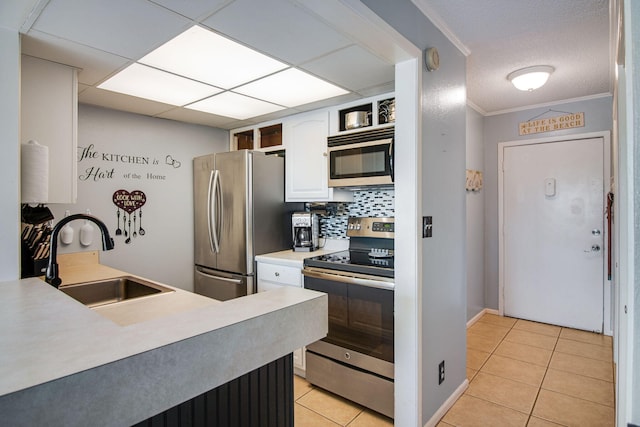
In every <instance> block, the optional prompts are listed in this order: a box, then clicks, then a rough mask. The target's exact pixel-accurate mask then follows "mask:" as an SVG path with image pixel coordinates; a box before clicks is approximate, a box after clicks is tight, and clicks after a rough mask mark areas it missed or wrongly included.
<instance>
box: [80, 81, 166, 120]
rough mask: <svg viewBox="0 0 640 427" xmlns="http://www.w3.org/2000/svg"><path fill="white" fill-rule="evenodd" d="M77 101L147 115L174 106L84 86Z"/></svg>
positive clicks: (162, 111)
mask: <svg viewBox="0 0 640 427" xmlns="http://www.w3.org/2000/svg"><path fill="white" fill-rule="evenodd" d="M78 102H79V103H84V104H91V105H99V106H102V107H106V108H112V109H114V110H120V111H129V112H131V113H137V114H144V115H147V116H156V115H158V114H161V113H164V112H165V111H169V110H171V109H173V108H175V107H174V106H173V105H169V104H163V103H161V102H155V101H149V100H148V99H142V98H136V97H134V96H127V95H122V94H120V93H117V92H111V91H108V90H102V89H97V88H94V87H89V88H86V89H84V90H82V91H81V92H80V93H78Z"/></svg>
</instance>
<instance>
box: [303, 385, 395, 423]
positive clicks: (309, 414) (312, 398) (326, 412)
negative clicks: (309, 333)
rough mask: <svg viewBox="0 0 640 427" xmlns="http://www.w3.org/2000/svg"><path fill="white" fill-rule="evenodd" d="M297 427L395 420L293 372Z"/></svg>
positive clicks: (389, 421) (390, 421)
mask: <svg viewBox="0 0 640 427" xmlns="http://www.w3.org/2000/svg"><path fill="white" fill-rule="evenodd" d="M293 379H294V381H293V394H294V399H295V402H296V403H295V409H294V420H295V427H337V426H349V427H388V426H393V420H392V419H389V418H386V417H384V416H382V415H380V414H378V413H376V412H373V411H371V410H369V409H366V408H363V407H362V406H360V405H358V404H356V403H353V402H351V401H349V400H346V399H343V398H342V397H340V396H336V395H335V394H332V393H329V392H328V391H325V390H323V389H321V388H317V387H314V386H313V385H311V384H309V383H308V382H307V381H306V380H305V379H304V378H301V377H299V376H297V375H294V376H293Z"/></svg>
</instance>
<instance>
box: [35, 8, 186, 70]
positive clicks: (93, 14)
mask: <svg viewBox="0 0 640 427" xmlns="http://www.w3.org/2000/svg"><path fill="white" fill-rule="evenodd" d="M189 24H190V21H189V20H187V19H186V18H184V17H182V16H180V15H178V14H175V13H172V12H170V11H168V10H166V9H165V8H163V7H160V6H158V5H155V4H153V3H150V2H148V1H146V0H109V1H104V0H82V1H76V0H51V1H50V2H49V4H48V5H47V7H46V8H45V9H44V10H43V12H42V14H41V15H40V16H39V17H38V19H37V20H36V22H35V24H34V26H33V28H34V29H36V30H38V31H42V32H45V33H48V34H51V35H54V36H57V37H61V38H64V39H67V40H73V41H75V42H77V43H80V44H84V45H87V46H92V47H94V48H96V49H99V50H104V51H106V52H110V53H113V54H116V55H120V56H124V57H126V58H130V59H138V58H140V57H142V56H143V55H145V54H146V53H147V52H149V51H150V50H152V49H153V48H155V47H157V46H159V45H160V44H162V43H164V42H166V41H167V40H169V39H170V38H172V37H174V36H176V35H177V34H179V33H180V32H181V31H183V30H185V29H186V28H187V27H188V26H189Z"/></svg>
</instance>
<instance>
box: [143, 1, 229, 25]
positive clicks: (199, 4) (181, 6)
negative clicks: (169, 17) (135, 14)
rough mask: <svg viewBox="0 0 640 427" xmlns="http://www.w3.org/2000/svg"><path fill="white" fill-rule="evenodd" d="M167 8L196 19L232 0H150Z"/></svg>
mask: <svg viewBox="0 0 640 427" xmlns="http://www.w3.org/2000/svg"><path fill="white" fill-rule="evenodd" d="M150 1H151V2H153V3H156V4H159V5H161V6H163V7H166V8H167V9H170V10H172V11H174V12H177V13H179V14H180V15H183V16H186V17H187V18H190V19H193V20H198V19H200V18H206V17H207V16H209V15H211V14H212V13H214V12H215V11H217V10H219V9H221V8H223V7H224V6H225V5H226V4H229V3H231V2H232V1H233V0H150Z"/></svg>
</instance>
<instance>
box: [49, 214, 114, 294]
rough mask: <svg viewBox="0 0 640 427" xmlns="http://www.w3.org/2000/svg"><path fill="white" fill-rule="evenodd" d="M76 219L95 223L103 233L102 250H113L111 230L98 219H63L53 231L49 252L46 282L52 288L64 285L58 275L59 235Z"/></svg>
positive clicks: (71, 217) (81, 215)
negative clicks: (64, 227) (66, 225)
mask: <svg viewBox="0 0 640 427" xmlns="http://www.w3.org/2000/svg"><path fill="white" fill-rule="evenodd" d="M76 219H87V220H89V221H93V222H94V223H95V224H96V225H97V226H98V228H100V231H101V232H102V250H104V251H109V250H111V249H113V239H112V238H111V236H110V235H109V229H107V226H106V225H105V223H104V222H102V221H100V220H99V219H98V218H96V217H95V216H92V215H87V214H74V215H69V216H67V217H64V218H62V219H61V220H60V221H59V222H58V223H57V224H56V225H55V226H54V227H53V230H51V245H50V252H49V264H47V274H46V276H45V280H46V282H47V283H48V284H50V285H51V286H55V287H56V288H58V287H59V286H60V284H61V283H62V279H60V277H59V273H58V260H57V258H58V254H57V252H58V233H59V232H60V229H61V228H62V227H63V226H64V225H65V224H67V223H69V222H71V221H74V220H76Z"/></svg>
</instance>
